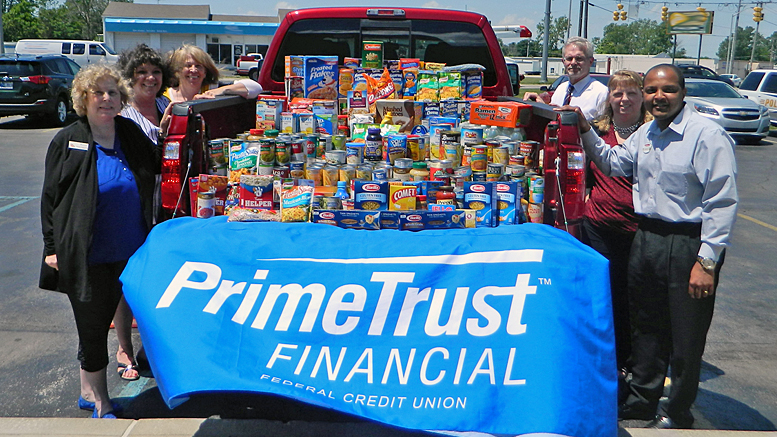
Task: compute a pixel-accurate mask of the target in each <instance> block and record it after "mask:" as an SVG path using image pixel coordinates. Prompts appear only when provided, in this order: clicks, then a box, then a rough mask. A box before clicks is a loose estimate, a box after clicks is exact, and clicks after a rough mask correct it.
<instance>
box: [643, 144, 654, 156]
mask: <svg viewBox="0 0 777 437" xmlns="http://www.w3.org/2000/svg"><path fill="white" fill-rule="evenodd" d="M652 149H653V145H652V144H650V143H648V144H645V145H644V146H642V153H646V154H647V153H650V150H652Z"/></svg>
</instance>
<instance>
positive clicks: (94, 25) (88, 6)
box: [65, 0, 133, 39]
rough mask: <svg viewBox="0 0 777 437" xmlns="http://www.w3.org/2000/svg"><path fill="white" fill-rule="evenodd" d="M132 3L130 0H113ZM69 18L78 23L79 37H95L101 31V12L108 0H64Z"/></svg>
mask: <svg viewBox="0 0 777 437" xmlns="http://www.w3.org/2000/svg"><path fill="white" fill-rule="evenodd" d="M115 1H123V2H126V3H133V1H132V0H115ZM65 7H66V8H67V10H68V13H69V14H70V17H71V19H73V20H75V21H76V22H77V23H79V24H80V28H81V38H83V39H95V38H96V37H97V35H101V34H102V33H103V18H102V15H103V12H104V11H105V8H106V7H108V0H65Z"/></svg>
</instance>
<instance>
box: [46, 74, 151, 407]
mask: <svg viewBox="0 0 777 437" xmlns="http://www.w3.org/2000/svg"><path fill="white" fill-rule="evenodd" d="M129 92H130V89H129V87H128V86H127V84H126V82H125V81H124V80H123V79H122V78H121V75H120V74H119V73H118V72H117V71H116V70H114V69H113V68H111V67H108V66H106V65H93V66H89V67H87V68H85V69H83V70H81V71H80V72H79V73H78V74H77V75H76V77H75V79H74V80H73V91H72V96H73V106H74V108H75V110H76V113H77V114H78V115H79V116H80V119H79V120H78V121H77V122H75V123H74V124H72V125H70V126H68V127H66V128H64V129H62V130H61V131H60V132H59V133H58V134H57V135H56V136H55V137H54V139H53V140H52V141H51V144H50V145H49V150H48V153H47V155H46V169H45V178H44V182H43V193H42V195H41V225H42V230H43V241H44V245H45V248H44V264H43V266H42V269H41V287H42V288H45V289H50V290H57V291H60V292H63V293H66V294H67V296H68V298H69V300H70V303H71V306H72V308H73V314H74V316H75V321H76V327H77V329H78V337H79V345H78V359H79V361H80V362H81V372H80V377H81V396H80V397H79V399H78V406H79V407H80V408H82V409H91V410H94V413H93V415H92V417H94V418H115V417H116V416H115V415H114V405H113V404H112V403H111V402H110V398H109V396H108V385H107V380H106V367H107V365H108V345H107V339H108V330H109V328H110V323H111V319H112V318H113V315H114V312H115V311H116V306H117V305H118V302H119V300H120V299H121V297H122V289H121V283H120V282H119V275H120V274H121V272H122V270H123V269H124V266H125V265H126V263H127V260H128V259H129V257H130V256H131V255H132V254H133V253H134V252H135V250H137V249H138V247H140V245H142V244H143V242H144V241H145V237H146V235H147V234H148V231H149V229H151V218H152V199H153V190H154V175H155V174H156V173H159V171H160V153H159V150H158V149H157V147H156V146H155V145H154V144H153V143H152V142H151V141H150V140H149V139H148V137H147V136H146V135H145V134H144V133H143V132H142V131H141V130H140V129H139V128H138V127H137V125H136V124H135V123H133V122H132V121H130V120H127V119H125V118H123V117H120V116H118V115H116V114H118V113H119V111H120V110H121V108H122V106H123V105H124V104H125V103H126V102H127V99H128V98H129Z"/></svg>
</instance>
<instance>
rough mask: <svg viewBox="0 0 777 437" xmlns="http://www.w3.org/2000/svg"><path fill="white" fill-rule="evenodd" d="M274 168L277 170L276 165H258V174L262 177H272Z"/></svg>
mask: <svg viewBox="0 0 777 437" xmlns="http://www.w3.org/2000/svg"><path fill="white" fill-rule="evenodd" d="M273 168H275V166H274V165H267V164H257V166H256V174H258V175H262V176H271V175H272V172H273Z"/></svg>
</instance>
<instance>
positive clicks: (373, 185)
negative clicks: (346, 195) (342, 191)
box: [353, 181, 389, 211]
mask: <svg viewBox="0 0 777 437" xmlns="http://www.w3.org/2000/svg"><path fill="white" fill-rule="evenodd" d="M353 193H354V196H353V208H354V209H366V210H370V211H385V210H387V209H388V195H389V184H388V183H387V182H371V181H353Z"/></svg>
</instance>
